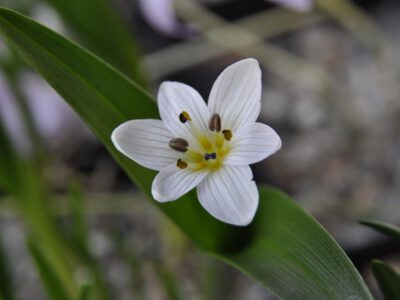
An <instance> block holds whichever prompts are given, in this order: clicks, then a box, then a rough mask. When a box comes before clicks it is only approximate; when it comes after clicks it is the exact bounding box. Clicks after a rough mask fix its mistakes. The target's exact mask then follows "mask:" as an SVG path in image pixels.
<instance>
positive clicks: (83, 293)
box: [77, 284, 92, 300]
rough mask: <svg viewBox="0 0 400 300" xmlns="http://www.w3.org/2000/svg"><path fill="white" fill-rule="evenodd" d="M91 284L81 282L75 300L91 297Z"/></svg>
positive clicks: (85, 299)
mask: <svg viewBox="0 0 400 300" xmlns="http://www.w3.org/2000/svg"><path fill="white" fill-rule="evenodd" d="M91 292H92V286H91V285H90V284H82V285H81V287H80V289H79V295H78V298H77V300H89V299H90V298H91V297H90V295H91Z"/></svg>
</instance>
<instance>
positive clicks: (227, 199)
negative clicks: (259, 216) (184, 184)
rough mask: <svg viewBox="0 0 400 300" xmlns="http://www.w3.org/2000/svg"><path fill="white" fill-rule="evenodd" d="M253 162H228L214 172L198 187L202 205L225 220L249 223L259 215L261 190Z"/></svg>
mask: <svg viewBox="0 0 400 300" xmlns="http://www.w3.org/2000/svg"><path fill="white" fill-rule="evenodd" d="M252 179H253V174H252V172H251V169H250V167H249V166H236V167H231V166H224V167H223V168H222V169H220V170H218V171H215V172H212V173H210V174H209V175H208V176H207V178H206V179H204V180H203V181H202V182H201V183H200V185H199V186H198V188H197V196H198V198H199V201H200V203H201V205H202V206H203V207H204V208H205V209H206V210H207V211H208V212H209V213H210V214H211V215H212V216H214V217H215V218H217V219H218V220H221V221H223V222H225V223H229V224H233V225H238V226H245V225H247V224H249V223H250V222H251V221H252V220H253V218H254V215H255V212H256V210H257V206H258V190H257V186H256V184H255V183H254V181H253V180H252Z"/></svg>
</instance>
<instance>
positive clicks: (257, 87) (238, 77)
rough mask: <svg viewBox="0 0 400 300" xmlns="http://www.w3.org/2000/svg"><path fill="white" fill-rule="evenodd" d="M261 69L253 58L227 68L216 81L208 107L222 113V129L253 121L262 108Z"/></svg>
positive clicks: (233, 128) (234, 127) (212, 111)
mask: <svg viewBox="0 0 400 300" xmlns="http://www.w3.org/2000/svg"><path fill="white" fill-rule="evenodd" d="M260 99H261V70H260V67H259V65H258V62H257V61H256V60H255V59H253V58H248V59H244V60H241V61H239V62H237V63H234V64H233V65H231V66H229V67H228V68H226V69H225V70H224V71H223V72H222V73H221V75H219V77H218V78H217V80H216V81H215V83H214V85H213V87H212V89H211V93H210V97H209V100H208V108H209V111H210V113H211V114H213V113H218V114H219V115H220V116H221V121H222V128H223V129H232V130H234V131H235V130H237V129H238V128H240V127H242V126H243V125H245V124H248V123H253V122H255V120H256V119H257V117H258V115H259V114H260V108H261V102H260Z"/></svg>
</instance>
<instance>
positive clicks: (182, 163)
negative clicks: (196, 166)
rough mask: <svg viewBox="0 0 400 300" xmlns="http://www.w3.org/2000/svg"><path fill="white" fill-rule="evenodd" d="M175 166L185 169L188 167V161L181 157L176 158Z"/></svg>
mask: <svg viewBox="0 0 400 300" xmlns="http://www.w3.org/2000/svg"><path fill="white" fill-rule="evenodd" d="M176 166H177V167H178V168H179V169H186V168H187V167H188V163H187V162H186V161H184V160H182V159H178V161H177V162H176Z"/></svg>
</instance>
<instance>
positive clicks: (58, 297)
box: [27, 240, 70, 300]
mask: <svg viewBox="0 0 400 300" xmlns="http://www.w3.org/2000/svg"><path fill="white" fill-rule="evenodd" d="M27 245H28V248H29V251H30V253H31V255H32V258H33V261H34V262H35V265H36V268H37V270H38V272H39V275H40V278H41V279H42V282H43V284H44V286H45V287H46V290H47V293H48V295H49V297H50V299H53V300H69V299H70V298H69V296H68V293H67V291H66V290H65V287H64V286H63V284H62V281H61V279H60V278H59V277H58V275H57V272H56V270H55V269H54V267H53V266H52V265H51V263H50V261H49V259H48V257H47V256H46V255H45V253H44V252H43V251H42V249H41V248H40V247H39V245H38V244H37V243H36V242H34V241H33V240H29V241H28V243H27Z"/></svg>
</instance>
